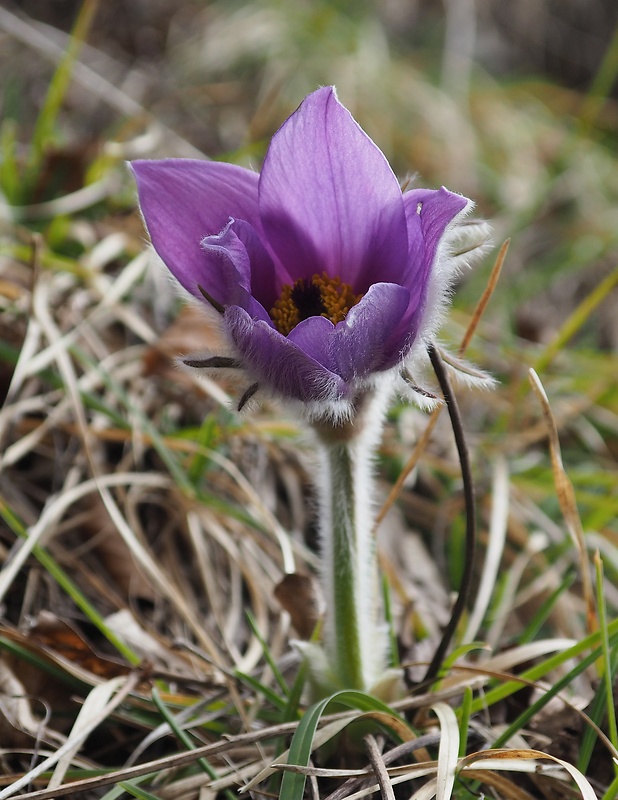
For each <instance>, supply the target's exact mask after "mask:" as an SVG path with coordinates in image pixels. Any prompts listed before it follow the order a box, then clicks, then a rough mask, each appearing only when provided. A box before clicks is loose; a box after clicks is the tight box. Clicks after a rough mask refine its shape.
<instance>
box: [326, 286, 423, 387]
mask: <svg viewBox="0 0 618 800" xmlns="http://www.w3.org/2000/svg"><path fill="white" fill-rule="evenodd" d="M414 311H415V309H414V308H413V306H412V305H411V303H410V292H409V291H408V289H406V288H405V287H403V286H397V285H396V284H393V283H375V284H374V285H373V286H372V287H371V288H370V289H369V291H368V292H367V294H366V295H365V296H364V297H363V298H362V300H361V301H360V303H358V304H357V305H355V306H354V307H353V308H352V309H350V311H349V312H348V315H347V316H346V318H345V319H344V320H343V322H340V323H339V324H338V325H337V326H336V327H335V334H334V336H333V339H332V347H333V351H332V352H333V354H334V357H335V359H336V363H337V368H336V372H337V373H338V374H339V375H341V377H342V378H343V379H344V380H345V381H346V382H349V381H352V380H354V379H363V378H366V377H367V376H368V375H370V374H371V373H372V372H381V371H383V370H386V369H390V368H391V367H394V366H395V365H396V364H397V363H398V362H400V361H401V360H402V359H403V358H404V357H405V355H406V354H407V351H408V350H409V349H410V347H411V345H412V342H413V340H414V335H415V334H416V331H415V330H414V329H413V319H414V316H415V314H414Z"/></svg>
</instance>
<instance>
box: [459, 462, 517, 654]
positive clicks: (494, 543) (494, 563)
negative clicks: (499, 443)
mask: <svg viewBox="0 0 618 800" xmlns="http://www.w3.org/2000/svg"><path fill="white" fill-rule="evenodd" d="M491 496H492V510H491V522H490V525H489V542H488V546H487V552H486V555H485V561H484V563H483V568H482V570H481V580H480V584H479V587H478V590H477V594H476V600H475V602H474V608H473V610H472V613H471V614H470V619H469V620H468V625H467V627H466V632H465V634H464V636H463V640H462V643H463V644H467V643H468V642H472V641H473V640H474V638H475V637H476V635H477V633H478V631H479V628H480V627H481V624H482V622H483V619H484V617H485V613H486V612H487V609H488V608H489V603H490V602H491V598H492V596H493V593H494V589H495V586H496V579H497V577H498V570H499V568H500V562H501V559H502V554H503V551H504V544H505V542H506V532H507V525H508V513H509V473H508V466H507V463H506V461H505V460H504V458H502V457H501V456H499V455H498V456H497V458H496V463H495V466H494V482H493V488H492V495H491Z"/></svg>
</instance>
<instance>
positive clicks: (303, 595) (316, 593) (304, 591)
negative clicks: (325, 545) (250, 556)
mask: <svg viewBox="0 0 618 800" xmlns="http://www.w3.org/2000/svg"><path fill="white" fill-rule="evenodd" d="M274 594H275V597H276V598H277V600H278V601H279V604H280V605H281V607H282V608H283V609H284V610H285V611H287V612H288V614H289V615H290V617H291V618H292V625H293V626H294V628H295V629H296V632H297V633H298V637H299V638H300V639H303V640H305V641H306V640H308V639H310V638H311V635H312V634H313V631H314V630H315V626H316V625H317V624H318V622H319V620H320V617H321V616H322V613H323V611H324V601H323V599H322V596H321V592H320V589H319V585H318V582H317V581H316V579H315V578H314V577H313V576H312V575H303V574H301V573H299V572H292V573H290V574H288V575H286V576H285V577H284V578H283V580H281V581H279V583H278V584H277V585H276V586H275V592H274Z"/></svg>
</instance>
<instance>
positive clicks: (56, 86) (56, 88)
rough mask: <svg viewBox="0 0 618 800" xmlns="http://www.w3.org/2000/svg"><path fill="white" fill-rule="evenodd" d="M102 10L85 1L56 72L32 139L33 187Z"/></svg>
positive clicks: (28, 180)
mask: <svg viewBox="0 0 618 800" xmlns="http://www.w3.org/2000/svg"><path fill="white" fill-rule="evenodd" d="M97 7H98V0H84V3H83V5H82V7H81V10H80V12H79V15H78V17H77V20H76V22H75V25H74V27H73V31H72V33H71V39H70V41H69V46H68V47H67V50H66V53H65V55H64V58H63V59H62V60H61V62H60V63H59V64H58V67H57V68H56V72H55V73H54V76H53V78H52V80H51V82H50V84H49V88H48V90H47V95H46V97H45V101H44V103H43V106H42V108H41V111H40V113H39V115H38V117H37V120H36V123H35V127H34V132H33V134H32V140H31V144H30V155H29V158H28V169H27V177H26V185H27V186H28V187H31V186H32V184H33V178H35V177H36V175H37V172H38V170H39V169H40V165H41V161H42V159H43V156H44V154H45V150H46V148H47V147H48V145H49V143H50V142H51V141H52V139H53V132H54V128H55V127H56V121H57V118H58V114H59V113H60V109H61V107H62V103H63V102H64V98H65V97H66V93H67V90H68V88H69V85H70V83H71V76H72V72H73V66H74V64H75V62H76V60H77V57H78V56H79V52H80V50H81V48H82V45H83V44H84V42H85V40H86V37H87V35H88V32H89V30H90V27H91V25H92V22H93V20H94V17H95V14H96V11H97Z"/></svg>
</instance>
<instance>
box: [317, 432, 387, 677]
mask: <svg viewBox="0 0 618 800" xmlns="http://www.w3.org/2000/svg"><path fill="white" fill-rule="evenodd" d="M321 454H322V469H321V476H320V478H321V480H320V483H321V486H320V488H321V494H322V509H321V528H322V548H323V551H322V580H323V587H324V593H325V599H326V609H327V610H326V617H325V620H324V648H325V651H326V657H327V660H328V662H329V667H330V669H331V671H332V679H333V680H334V682H335V684H336V685H338V686H339V687H341V688H345V689H359V690H367V689H369V688H370V687H371V686H372V684H373V683H374V682H375V681H376V680H377V678H378V677H379V676H380V675H381V673H382V672H383V670H384V668H385V655H386V652H387V645H388V642H387V639H386V626H385V625H383V624H382V625H380V624H379V622H378V620H379V618H380V608H381V603H380V593H379V583H378V565H377V556H376V549H375V541H374V536H373V533H372V528H373V511H372V506H371V490H370V487H371V483H370V482H371V475H370V472H371V461H372V456H373V447H372V446H371V443H370V442H368V441H367V439H366V437H365V436H360V437H358V438H355V437H353V438H351V439H350V440H347V441H339V442H331V443H322V448H321Z"/></svg>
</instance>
